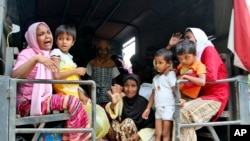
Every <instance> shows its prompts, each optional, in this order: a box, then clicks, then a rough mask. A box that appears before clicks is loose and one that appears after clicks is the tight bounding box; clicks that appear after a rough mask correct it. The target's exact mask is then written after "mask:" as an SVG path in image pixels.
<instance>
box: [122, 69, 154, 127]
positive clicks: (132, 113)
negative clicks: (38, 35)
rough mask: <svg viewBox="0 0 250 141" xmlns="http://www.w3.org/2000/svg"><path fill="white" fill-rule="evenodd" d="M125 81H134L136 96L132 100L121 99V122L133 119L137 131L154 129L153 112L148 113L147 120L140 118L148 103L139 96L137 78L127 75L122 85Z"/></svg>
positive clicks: (133, 75)
mask: <svg viewBox="0 0 250 141" xmlns="http://www.w3.org/2000/svg"><path fill="white" fill-rule="evenodd" d="M127 80H135V81H136V83H137V86H138V90H137V94H136V95H135V96H134V97H133V98H128V97H126V96H125V97H124V98H123V103H124V106H123V110H122V115H121V120H124V119H125V118H131V119H133V121H134V123H135V125H136V127H137V129H138V130H140V129H142V128H154V122H155V117H154V112H153V111H152V109H151V111H150V115H149V118H148V119H147V120H145V119H143V118H142V113H143V112H144V110H145V109H146V107H147V104H148V101H147V100H146V99H145V98H144V97H142V96H140V95H139V93H138V92H139V88H140V81H139V77H138V76H137V75H135V74H128V75H126V76H125V77H124V79H123V85H124V84H125V83H126V81H127Z"/></svg>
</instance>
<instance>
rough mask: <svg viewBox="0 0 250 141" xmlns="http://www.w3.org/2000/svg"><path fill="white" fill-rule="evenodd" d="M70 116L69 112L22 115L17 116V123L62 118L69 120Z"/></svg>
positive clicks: (23, 123) (49, 120) (25, 123)
mask: <svg viewBox="0 0 250 141" xmlns="http://www.w3.org/2000/svg"><path fill="white" fill-rule="evenodd" d="M69 117H70V115H69V114H68V113H58V114H49V115H42V116H28V117H21V118H16V125H17V126H18V125H27V124H33V123H43V122H52V121H61V120H67V119H69Z"/></svg>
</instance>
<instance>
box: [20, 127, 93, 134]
mask: <svg viewBox="0 0 250 141" xmlns="http://www.w3.org/2000/svg"><path fill="white" fill-rule="evenodd" d="M93 131H94V129H93V128H16V129H15V132H16V133H73V132H93Z"/></svg>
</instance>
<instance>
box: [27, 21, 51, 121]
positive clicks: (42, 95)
mask: <svg viewBox="0 0 250 141" xmlns="http://www.w3.org/2000/svg"><path fill="white" fill-rule="evenodd" d="M40 24H44V25H45V26H47V27H48V25H47V24H46V23H44V22H36V23H34V24H32V25H30V27H29V28H28V30H27V31H26V33H25V39H26V41H27V43H28V47H27V51H29V52H35V53H36V54H41V55H43V56H45V57H49V53H50V51H47V50H41V49H40V47H39V45H38V43H37V38H36V37H37V35H36V30H37V27H38V25H40ZM31 54H33V53H31ZM36 66H37V72H36V76H35V79H52V72H51V71H50V70H49V69H47V68H46V67H45V66H44V65H43V64H40V63H37V64H36ZM51 95H52V85H51V84H39V83H35V84H34V85H33V90H32V96H31V109H30V115H31V116H37V115H42V111H41V109H42V108H41V103H42V101H43V100H45V99H46V98H48V97H49V96H51Z"/></svg>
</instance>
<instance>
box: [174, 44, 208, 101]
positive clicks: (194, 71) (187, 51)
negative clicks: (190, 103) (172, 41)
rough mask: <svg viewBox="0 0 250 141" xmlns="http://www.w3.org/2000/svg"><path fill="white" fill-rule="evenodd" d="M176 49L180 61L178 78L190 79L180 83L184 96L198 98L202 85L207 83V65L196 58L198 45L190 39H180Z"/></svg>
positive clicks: (185, 97) (186, 98)
mask: <svg viewBox="0 0 250 141" xmlns="http://www.w3.org/2000/svg"><path fill="white" fill-rule="evenodd" d="M175 51H176V54H177V57H178V60H179V62H180V64H179V65H178V66H177V72H176V74H177V78H178V79H187V80H189V82H187V83H181V84H180V91H181V93H182V98H184V99H185V100H188V99H190V98H191V99H194V98H197V96H198V94H199V91H200V89H201V86H204V85H205V83H206V66H205V65H204V64H203V63H201V62H200V61H197V60H196V45H195V43H194V42H192V41H189V40H188V39H185V40H183V41H180V42H179V43H178V44H177V45H176V49H175Z"/></svg>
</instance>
